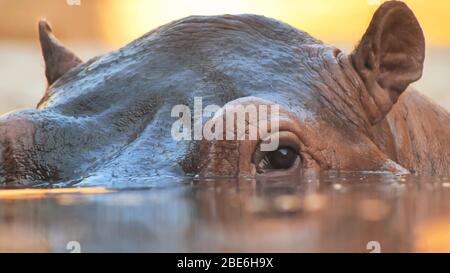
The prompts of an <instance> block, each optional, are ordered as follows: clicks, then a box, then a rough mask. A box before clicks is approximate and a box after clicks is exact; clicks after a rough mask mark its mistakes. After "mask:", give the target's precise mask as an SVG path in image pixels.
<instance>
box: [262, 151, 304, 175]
mask: <svg viewBox="0 0 450 273" xmlns="http://www.w3.org/2000/svg"><path fill="white" fill-rule="evenodd" d="M300 159H301V158H300V155H299V154H298V153H297V152H296V151H295V150H294V149H293V148H291V147H281V148H279V149H278V150H276V151H272V152H267V153H265V155H264V157H263V158H262V160H261V161H260V162H259V164H258V169H259V170H260V171H263V170H287V169H290V168H292V166H294V164H295V163H296V162H297V160H300Z"/></svg>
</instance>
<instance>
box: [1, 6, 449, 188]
mask: <svg viewBox="0 0 450 273" xmlns="http://www.w3.org/2000/svg"><path fill="white" fill-rule="evenodd" d="M380 9H381V11H379V14H378V17H381V19H380V18H378V19H376V18H375V17H376V16H375V17H374V18H375V19H374V21H373V22H372V26H371V27H369V30H368V32H367V33H366V36H365V38H363V39H362V42H361V45H360V46H359V47H358V48H357V49H356V50H355V52H354V53H352V55H350V56H349V55H346V54H344V53H342V52H340V51H339V50H338V49H336V48H335V47H333V46H329V45H326V44H323V43H322V42H320V41H318V40H316V39H314V38H312V37H311V36H309V35H308V34H306V33H305V32H302V31H299V30H297V29H294V28H292V27H290V26H288V25H286V24H284V23H281V22H279V21H276V20H272V19H268V18H265V17H262V16H256V15H236V16H234V15H225V16H214V17H200V16H195V17H188V18H185V19H181V20H179V21H176V22H172V23H170V24H167V25H165V26H162V27H160V28H158V29H156V30H154V31H152V32H150V33H148V34H146V35H145V36H143V37H142V38H140V39H138V40H136V41H134V42H132V43H131V44H129V45H127V46H125V47H124V48H121V49H119V50H117V51H115V52H112V53H109V54H106V55H103V56H100V57H97V58H94V59H92V60H90V61H87V62H85V63H81V61H79V60H78V59H76V58H75V57H73V58H72V59H71V61H68V62H66V64H68V65H66V66H67V67H64V66H58V64H55V62H58V60H59V59H58V58H57V56H56V57H55V58H54V59H53V60H52V59H51V58H50V57H52V56H51V54H53V53H52V52H49V50H50V51H51V50H53V49H51V48H50V49H48V48H47V51H46V49H45V41H44V45H43V47H44V48H43V50H44V57H45V58H46V65H47V78H48V79H49V82H50V83H51V85H50V86H49V88H48V90H47V91H46V94H45V96H44V98H43V99H42V101H41V102H40V103H39V106H38V107H37V109H29V110H24V111H19V112H15V113H11V114H8V115H5V116H3V117H2V118H1V119H0V166H1V168H0V177H1V178H0V183H3V184H5V185H14V184H17V183H19V184H24V185H32V184H34V183H40V182H48V183H54V182H80V181H81V182H82V183H81V184H80V185H83V183H84V184H85V185H107V186H119V185H140V186H142V185H151V183H153V182H161V181H164V180H163V178H166V177H170V178H171V179H169V180H170V181H175V180H177V179H178V178H181V177H184V176H185V175H186V174H202V175H204V176H240V175H241V174H242V173H244V174H250V176H252V175H253V176H257V174H255V171H254V167H251V166H250V165H252V164H247V165H249V166H250V167H248V168H250V169H249V170H248V172H246V171H245V170H243V169H242V168H240V167H242V166H241V165H239V164H242V162H243V161H246V162H247V163H249V162H250V163H251V157H252V155H251V153H252V151H250V152H248V153H249V154H245V153H244V154H242V151H236V149H237V150H239V148H236V147H239V146H233V147H234V148H233V147H232V148H227V149H229V150H228V151H226V152H223V153H215V154H212V153H210V151H211V147H210V146H211V145H212V144H211V143H207V144H205V145H206V148H204V149H203V148H201V145H199V143H198V142H195V141H180V142H177V141H175V140H174V139H173V138H172V137H171V132H170V129H171V126H172V124H173V122H174V121H175V120H176V118H173V117H171V109H172V107H173V106H174V105H177V104H187V105H192V103H193V98H194V96H197V97H203V105H204V106H206V105H209V104H217V105H220V106H223V105H225V104H226V103H229V102H230V101H233V100H235V99H238V98H245V97H249V96H251V97H257V98H261V99H265V100H269V101H272V102H275V103H278V104H280V105H281V107H282V108H284V109H287V111H288V112H290V113H291V114H292V115H293V116H295V120H296V121H295V123H296V124H297V125H298V127H299V132H300V133H298V137H299V138H300V139H301V142H302V143H303V144H302V145H301V148H300V149H301V151H300V152H299V153H300V154H302V157H303V161H304V163H302V167H301V168H300V169H302V168H303V169H314V170H345V171H365V170H366V171H394V172H402V171H407V170H409V171H414V172H429V173H432V174H439V175H443V174H449V167H448V166H449V161H448V156H449V154H450V152H449V148H448V147H449V146H450V145H447V144H448V142H449V140H448V136H449V132H450V129H449V127H450V117H449V114H448V113H447V112H446V111H445V110H443V109H442V108H440V107H439V106H436V105H435V104H433V103H432V102H430V101H428V100H427V99H425V98H424V97H423V96H422V95H420V94H419V93H417V92H415V91H412V90H406V91H405V92H403V91H404V90H405V89H406V87H407V86H408V85H409V83H411V82H413V81H415V80H417V79H418V78H420V75H421V73H422V63H423V57H422V56H421V54H422V53H421V50H423V49H424V44H423V41H422V40H421V39H423V38H421V37H419V36H420V35H422V34H421V31H420V33H419V31H418V30H417V28H416V29H413V30H411V33H412V34H411V36H412V38H411V39H409V38H405V39H404V40H402V41H403V43H402V41H400V42H398V41H397V42H398V44H401V45H402V46H403V47H407V48H406V49H405V48H403V49H402V48H400V49H399V48H398V47H397V48H395V45H394V46H392V44H391V45H389V44H388V45H384V44H383V41H385V40H386V39H389V37H388V38H385V39H383V41H381V45H380V46H379V47H376V46H375V47H376V48H378V51H382V50H385V48H388V49H392V47H394V48H395V49H394V50H393V51H402V50H403V51H404V52H405V53H406V54H407V55H408V56H412V57H411V58H415V59H414V60H413V61H415V63H414V64H413V65H412V67H413V68H417V71H412V72H411V71H406V72H403V71H401V69H397V68H395V67H400V68H401V67H403V66H404V64H396V63H395V62H397V61H396V59H395V58H393V59H392V60H391V61H390V63H389V60H388V61H387V62H388V64H383V65H384V66H383V65H379V64H377V63H375V64H373V63H370V62H371V61H373V60H372V59H370V61H367V60H361V58H366V59H367V58H369V57H367V56H368V55H370V54H366V53H367V46H366V45H365V43H366V42H367V43H369V44H375V45H379V43H380V41H378V40H375V42H374V39H376V37H378V36H376V35H373V33H372V34H371V31H372V32H373V31H375V32H377V31H378V30H379V29H378V28H381V27H380V26H379V25H380V24H381V23H380V20H381V22H382V23H385V21H386V20H387V21H389V20H391V21H392V18H391V19H389V18H388V19H389V20H388V19H385V18H384V16H385V14H383V13H387V14H388V13H389V11H390V10H392V9H397V10H399V11H398V12H399V13H400V15H402V14H403V13H404V14H406V15H405V16H404V17H408V16H410V11H409V9H407V7H406V6H405V5H403V4H393V5H392V4H391V6H389V3H388V4H385V5H383V6H382V7H381V8H380ZM383 9H385V10H384V11H383ZM406 9H407V10H406ZM386 10H387V11H386ZM396 12H397V11H396ZM380 14H381V15H380ZM404 14H403V15H404ZM396 18H399V16H398V14H397V15H396ZM409 19H410V18H409V17H408V18H407V20H409ZM377 20H378V21H377ZM383 20H385V21H383ZM407 20H406V21H405V22H407ZM390 23H392V22H390ZM386 24H387V23H386ZM396 24H397V25H398V24H400V25H401V26H402V27H404V26H405V25H411V23H410V22H407V23H404V24H402V23H398V22H397V23H393V26H390V29H392V30H393V31H395V29H396V27H395V26H396ZM414 26H415V25H414ZM44 27H45V26H44V23H41V28H44ZM371 28H372V30H371ZM374 28H375V30H373V29H374ZM419 29H420V27H419ZM384 30H385V29H384ZM44 32H45V31H44ZM416 32H417V33H416ZM393 34H396V33H393ZM371 35H372V36H371ZM414 35H416V36H417V35H418V36H417V39H416V37H415V36H414ZM374 37H375V38H374ZM44 38H45V37H44ZM44 40H45V39H44ZM41 42H42V37H41ZM377 43H378V44H377ZM369 47H370V46H369ZM410 48H413V49H411V50H412V51H408V50H409V49H410ZM365 50H366V51H365ZM370 50H371V49H369V51H370ZM375 51H376V50H375ZM416 53H417V56H415V55H414V54H416ZM55 54H56V53H55ZM61 54H63V55H64V54H65V53H64V52H63V53H61ZM370 56H373V54H372V55H370ZM352 58H353V59H352ZM358 58H359V59H358ZM399 58H400V59H401V57H399ZM71 63H73V64H74V65H71ZM360 63H363V64H365V67H363V68H361V65H360ZM402 65H403V66H402ZM49 66H50V67H49ZM52 66H53V68H52ZM72 66H73V67H72ZM374 66H375V67H378V68H379V70H380V71H376V72H370V73H372V74H373V73H375V74H376V73H377V75H378V76H375V78H376V79H375V80H374V81H373V80H372V81H371V77H370V75H372V74H370V73H369V74H370V75H369V76H367V73H366V72H367V71H364V69H372V70H375V69H374ZM61 67H62V68H61ZM392 67H394V69H391V70H392V71H394V72H395V73H404V75H406V76H404V75H400V76H399V75H397V74H393V75H394V76H395V77H397V78H402V77H403V76H404V77H403V78H405V80H398V81H394V80H392V79H391V78H389V76H390V75H391V74H392V73H391V74H389V71H390V70H389V69H388V68H392ZM408 67H411V65H408ZM59 68H60V71H59V72H58V69H59ZM69 68H70V69H69ZM385 68H386V69H385ZM52 69H53V70H52ZM383 69H385V70H383ZM381 70H383V71H381ZM419 70H420V71H419ZM66 71H67V72H66ZM398 71H400V72H398ZM63 72H64V73H63ZM383 73H384V74H383ZM386 73H387V74H388V76H386V75H385V74H386ZM60 74H61V75H60ZM55 75H56V76H55ZM380 75H381V76H380ZM52 77H53V78H52ZM386 77H387V80H386ZM372 78H373V77H372ZM53 82H54V83H53ZM392 82H393V83H392ZM374 84H376V86H377V88H378V89H380V90H378V91H377V89H376V88H374V87H373V86H374ZM380 86H381V87H380ZM388 89H389V90H388ZM374 90H375V91H374ZM392 90H394V91H392ZM374 92H379V93H378V94H380V93H383V94H384V93H386V94H388V95H387V97H388V99H386V96H385V95H383V96H384V97H383V96H381V97H383V98H379V99H377V98H376V97H377V96H376V95H374ZM402 92H403V95H402V96H400V99H399V100H398V101H397V99H398V96H399V95H400V94H401V93H402ZM250 100H252V99H251V98H250ZM374 101H375V103H374ZM386 101H387V102H386ZM374 105H377V106H374ZM380 105H381V106H380ZM417 107H420V110H418V109H416V108H417ZM191 109H192V106H191ZM393 112H395V114H393ZM424 113H430V114H426V115H425V114H424ZM386 115H387V117H386ZM430 124H431V127H429V128H425V129H424V128H423V126H430ZM436 124H439V126H436ZM416 129H417V130H416ZM408 130H409V133H403V131H408ZM434 131H435V132H436V134H433V132H434ZM423 134H428V135H426V136H424V135H423ZM442 134H444V135H443V136H442ZM406 142H407V143H406ZM405 143H406V144H405ZM208 145H209V146H208ZM218 145H219V144H218ZM419 146H420V147H419ZM252 147H253V146H252ZM415 147H418V148H417V149H416V148H415ZM235 148H236V149H235ZM230 149H231V150H230ZM233 149H235V150H233ZM247 150H249V149H247ZM236 157H237V160H235V159H236ZM205 159H206V161H205ZM239 161H240V163H239ZM233 162H236V163H233ZM208 164H209V165H208ZM233 164H238V166H232V165H233ZM221 166H222V167H221ZM205 169H206V170H207V171H205ZM296 173H301V171H300V172H296ZM275 174H277V172H275ZM280 175H282V173H281V174H280ZM174 178H176V179H175V180H174Z"/></svg>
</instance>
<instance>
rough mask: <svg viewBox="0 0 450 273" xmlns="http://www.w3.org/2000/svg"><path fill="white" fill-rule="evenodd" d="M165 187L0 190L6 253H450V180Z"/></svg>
mask: <svg viewBox="0 0 450 273" xmlns="http://www.w3.org/2000/svg"><path fill="white" fill-rule="evenodd" d="M163 184H164V183H162V182H161V183H159V186H158V187H154V188H148V189H134V190H131V189H129V190H113V189H103V188H72V189H32V190H0V251H1V252H4V251H19V252H21V251H27V252H29V251H33V252H34V251H38V252H48V251H50V252H69V251H70V249H73V243H69V242H72V241H75V242H77V243H79V246H80V247H81V251H82V252H98V251H101V252H128V251H133V252H136V251H137V252H174V251H176V252H218V251H219V252H241V251H244V252H324V251H326V252H370V251H372V250H374V248H375V250H378V249H377V248H378V246H379V247H380V250H381V251H382V252H414V251H418V252H423V251H447V252H450V178H449V177H441V178H438V177H425V176H394V175H390V174H376V173H373V174H369V173H365V174H357V173H334V172H330V173H323V174H320V175H317V176H311V177H303V178H283V179H279V180H277V181H255V180H233V179H229V180H190V181H186V182H185V183H182V184H179V185H174V184H173V183H171V184H170V186H168V187H164V186H161V185H163ZM374 246H375V247H374Z"/></svg>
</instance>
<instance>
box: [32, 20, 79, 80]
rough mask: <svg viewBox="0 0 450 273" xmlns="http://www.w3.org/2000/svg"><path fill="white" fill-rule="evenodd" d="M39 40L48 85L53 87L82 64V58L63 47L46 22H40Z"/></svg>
mask: <svg viewBox="0 0 450 273" xmlns="http://www.w3.org/2000/svg"><path fill="white" fill-rule="evenodd" d="M39 40H40V42H41V47H42V55H43V56H44V60H45V76H46V77H47V82H48V85H51V84H52V83H54V82H55V81H56V80H57V79H59V78H60V77H61V76H62V75H63V74H64V73H66V72H67V71H69V70H70V69H72V68H73V67H75V66H77V65H79V64H81V63H82V61H81V59H80V58H78V57H77V56H76V55H75V54H74V53H72V52H71V51H70V50H68V49H67V48H65V47H64V46H63V45H61V43H60V42H59V41H58V39H56V38H55V36H54V35H53V34H52V30H51V28H50V26H49V25H48V24H47V22H45V21H40V22H39Z"/></svg>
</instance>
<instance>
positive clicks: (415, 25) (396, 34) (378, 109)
mask: <svg viewBox="0 0 450 273" xmlns="http://www.w3.org/2000/svg"><path fill="white" fill-rule="evenodd" d="M351 58H352V62H353V65H354V67H355V69H356V70H357V71H358V73H359V75H360V76H361V78H362V80H363V81H364V83H365V86H366V89H367V92H368V93H369V94H368V95H369V96H370V98H368V100H372V102H365V104H366V106H367V107H368V108H369V109H368V115H369V118H370V119H371V121H372V123H376V122H377V121H379V120H380V119H382V118H384V116H386V114H387V113H388V112H389V111H390V110H391V108H392V106H393V105H394V104H395V103H396V102H397V100H398V97H399V96H400V95H401V93H402V92H403V91H405V90H406V88H407V87H408V85H409V84H410V83H412V82H414V81H417V80H418V79H420V77H421V76H422V70H423V62H424V59H425V39H424V36H423V32H422V29H421V27H420V25H419V22H418V21H417V19H416V17H415V16H414V14H413V12H412V11H411V10H410V9H409V8H408V7H407V6H406V4H404V3H402V2H397V1H390V2H386V3H384V4H383V5H381V6H380V8H378V10H377V11H376V12H375V14H374V16H373V18H372V21H371V23H370V25H369V27H368V29H367V31H366V33H365V34H364V36H363V38H362V39H361V42H360V44H359V46H358V47H357V48H356V49H355V51H354V52H353V53H352V54H351ZM363 103H364V102H363Z"/></svg>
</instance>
